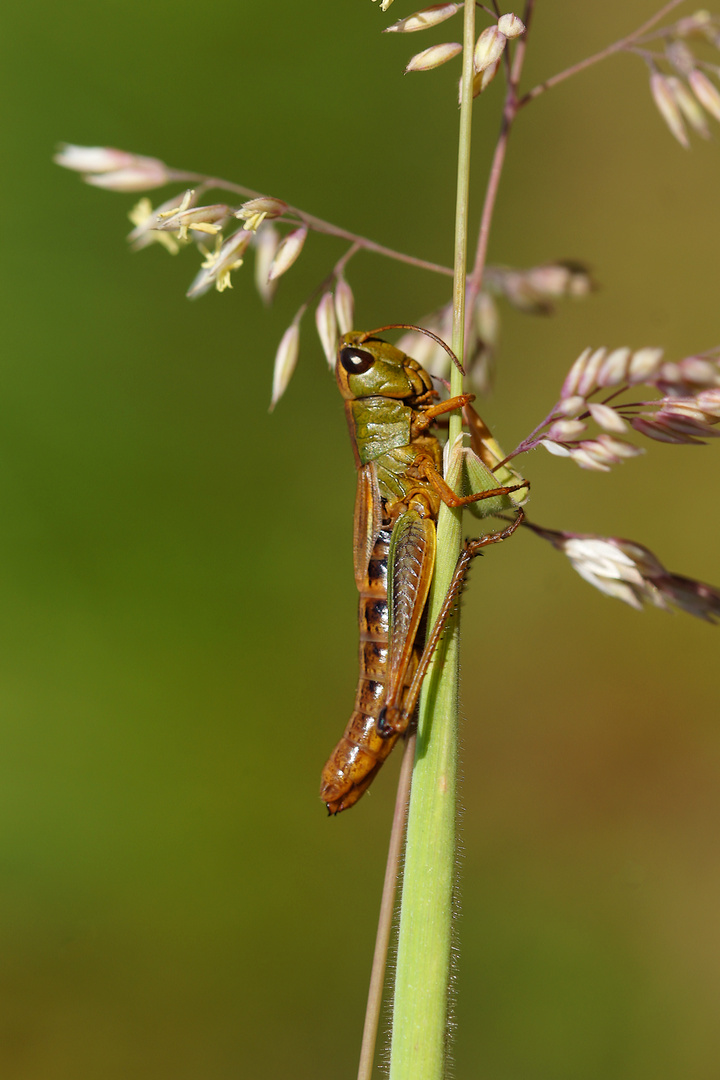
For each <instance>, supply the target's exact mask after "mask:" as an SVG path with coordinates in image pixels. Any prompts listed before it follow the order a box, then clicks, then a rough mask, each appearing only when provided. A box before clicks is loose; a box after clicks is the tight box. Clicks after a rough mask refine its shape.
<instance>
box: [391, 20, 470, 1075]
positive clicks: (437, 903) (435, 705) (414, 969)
mask: <svg viewBox="0 0 720 1080" xmlns="http://www.w3.org/2000/svg"><path fill="white" fill-rule="evenodd" d="M474 43H475V4H474V2H467V3H466V4H465V20H464V35H463V76H462V79H463V89H462V105H461V111H460V137H459V149H458V184H457V205H456V227H455V274H454V280H453V338H452V346H453V349H454V351H455V353H456V354H457V355H458V356H459V357H460V358H462V355H463V324H464V310H465V308H464V305H465V267H466V260H467V212H468V202H469V173H470V135H471V121H472V102H473V95H472V83H473V67H472V57H473V47H474ZM461 390H462V376H461V375H460V373H459V372H453V381H452V385H451V392H452V394H458V393H460V392H461ZM460 429H461V420H460V418H459V416H454V417H452V418H451V420H450V432H449V438H450V440H451V443H452V442H453V441H454V440H455V438H456V437H457V435H458V434H459V433H460ZM459 479H460V468H459V464H452V465H451V467H450V470H449V472H448V476H447V480H448V482H449V483H450V484H451V485H453V484H457V483H458V482H459ZM461 528H462V526H461V515H460V514H459V513H458V512H457V511H450V510H448V509H447V508H446V507H445V506H443V507H442V509H441V511H440V517H439V521H438V560H437V566H436V571H435V578H434V583H433V591H432V594H431V597H430V612H429V619H428V625H429V626H432V625H433V622H434V621H435V618H436V616H437V613H438V611H439V609H440V606H441V604H442V600H443V597H444V596H445V592H446V591H447V588H448V585H449V583H450V578H451V576H452V572H453V569H454V567H455V562H456V560H457V556H458V553H459V551H460V543H461V539H462V535H461ZM457 638H458V634H457V624H455V625H454V626H453V627H452V630H450V629H448V631H447V632H446V634H445V635H444V637H443V640H442V641H441V643H440V647H439V648H438V651H437V653H436V656H435V660H434V662H433V665H432V667H431V669H430V671H429V673H428V676H427V678H426V680H425V686H424V689H423V695H422V698H421V701H420V713H419V720H418V737H417V747H416V753H415V768H414V772H413V782H412V790H411V795H410V807H409V812H408V826H407V842H406V848H405V870H404V878H403V890H402V902H401V909H400V932H399V939H398V957H397V969H396V974H395V998H394V1005H393V1028H392V1043H391V1052H390V1080H442V1077H444V1076H445V1074H446V1062H447V1049H448V1003H449V986H450V975H451V963H452V934H453V915H454V910H453V899H454V883H455V867H456V861H457V859H456V850H455V843H456V835H455V824H456V778H457V737H458V736H457V731H458V687H457V683H458V640H457Z"/></svg>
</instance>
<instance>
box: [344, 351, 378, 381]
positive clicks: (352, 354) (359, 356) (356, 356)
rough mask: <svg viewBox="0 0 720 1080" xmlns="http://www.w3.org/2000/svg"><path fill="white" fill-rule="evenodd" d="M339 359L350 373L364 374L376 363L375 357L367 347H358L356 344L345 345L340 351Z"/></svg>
mask: <svg viewBox="0 0 720 1080" xmlns="http://www.w3.org/2000/svg"><path fill="white" fill-rule="evenodd" d="M338 359H339V361H340V363H341V364H342V366H343V367H344V368H345V370H346V371H347V373H348V375H363V374H364V373H365V372H366V371H369V370H370V368H371V367H372V366H373V364H374V363H375V357H374V356H373V354H372V353H371V352H368V351H367V349H358V348H357V346H356V345H345V346H343V348H342V349H341V350H340V352H339V353H338Z"/></svg>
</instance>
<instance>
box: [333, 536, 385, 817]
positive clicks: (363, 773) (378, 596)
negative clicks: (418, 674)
mask: <svg viewBox="0 0 720 1080" xmlns="http://www.w3.org/2000/svg"><path fill="white" fill-rule="evenodd" d="M389 546H390V530H389V529H381V530H380V532H379V533H378V537H377V540H376V541H375V544H374V547H373V550H372V554H371V556H370V561H369V563H368V572H367V575H366V577H365V581H364V582H363V583H362V586H361V588H360V604H359V609H358V621H359V624H360V676H359V679H358V688H357V694H356V695H355V708H354V710H353V712H352V715H351V716H350V719H349V720H348V723H347V727H346V728H345V732H344V734H343V737H342V739H341V740H340V742H339V743H338V744H337V746H336V747H335V749H334V750H333V752H332V754H331V755H330V757H329V759H328V762H327V764H326V765H325V768H324V769H323V773H322V783H321V786H320V797H321V799H322V800H323V802H324V803H325V804H326V806H327V808H328V812H329V813H330V814H339V813H340V811H341V810H347V808H348V807H349V806H353V804H354V803H356V802H357V801H358V799H359V798H360V796H361V795H362V794H363V792H365V791H366V790H367V788H368V787H369V786H370V784H371V783H372V781H373V779H374V778H375V774H376V772H377V771H378V769H379V768H380V766H381V765H382V763H383V761H384V760H385V758H386V757H387V756H388V754H389V753H390V751H391V750H392V748H393V746H394V745H395V743H396V742H397V740H398V736H397V735H391V736H390V737H389V738H387V739H382V738H381V737H380V735H379V734H378V730H377V718H378V715H379V713H380V710H381V708H382V705H383V700H384V698H385V679H386V675H387V657H388V603H387V562H388V548H389Z"/></svg>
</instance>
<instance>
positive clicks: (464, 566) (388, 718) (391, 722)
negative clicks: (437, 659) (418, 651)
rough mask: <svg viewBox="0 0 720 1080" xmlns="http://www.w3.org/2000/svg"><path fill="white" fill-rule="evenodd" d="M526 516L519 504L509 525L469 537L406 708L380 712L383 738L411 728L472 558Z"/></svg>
mask: <svg viewBox="0 0 720 1080" xmlns="http://www.w3.org/2000/svg"><path fill="white" fill-rule="evenodd" d="M524 519H525V513H524V511H523V510H522V508H521V507H518V512H517V516H516V517H515V518H514V519H513V520H512V521H511V522H510V524H509V525H507V526H506V528H504V529H501V530H499V531H498V532H493V533H486V534H485V535H484V536H478V537H474V538H472V539H470V540H466V541H465V544H464V546H463V550H462V551H461V552H460V554H459V556H458V560H457V562H456V563H455V569H454V571H453V576H452V578H451V579H450V584H449V586H448V590H447V592H446V593H445V599H444V600H443V603H442V607H441V608H440V612H439V614H438V617H437V619H436V620H435V625H434V626H433V628H432V632H431V634H430V637H429V638H428V639H427V642H426V644H425V648H424V649H423V652H422V656H421V657H420V662H419V664H418V666H417V671H416V672H415V676H414V678H413V681H412V683H411V685H410V687H409V689H408V691H407V694H406V695H405V699H404V701H403V704H402V708H400V709H398V708H392V707H390V708H388V707H385V706H383V708H382V709H381V710H380V713H379V714H378V720H377V728H378V732H379V734H380V735H381V736H382V737H383V738H390V737H391V736H392V735H397V734H398V733H400V732H402V731H406V730H407V727H408V724H409V722H410V719H411V717H412V714H413V712H414V711H415V706H416V705H417V701H418V698H419V697H420V690H421V689H422V684H423V680H424V678H425V676H426V674H427V670H428V668H429V667H430V661H431V660H432V658H433V655H434V653H435V649H436V648H437V646H438V642H439V641H440V638H441V637H442V635H443V632H444V630H445V627H446V626H447V624H448V622H449V620H450V616H451V615H452V614H453V612H454V611H455V608H456V607H457V604H458V601H459V599H460V595H461V593H462V590H463V586H464V585H465V580H466V578H467V572H468V570H469V569H470V564H471V562H472V560H473V559H474V558H475V557H476V556H477V555H481V554H482V549H483V548H484V547H488V546H489V545H490V544H498V543H500V541H501V540H507V539H508V538H509V537H510V536H512V534H513V533H514V532H515V530H516V529H517V528H518V526H519V525H521V524H522V522H523V521H524Z"/></svg>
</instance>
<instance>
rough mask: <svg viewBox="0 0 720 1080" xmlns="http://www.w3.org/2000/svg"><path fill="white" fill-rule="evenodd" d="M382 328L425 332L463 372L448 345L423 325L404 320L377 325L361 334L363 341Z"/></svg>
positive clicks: (462, 373)
mask: <svg viewBox="0 0 720 1080" xmlns="http://www.w3.org/2000/svg"><path fill="white" fill-rule="evenodd" d="M384 330H414V331H415V333H416V334H425V336H426V337H429V338H432V339H433V341H436V342H437V343H438V345H439V346H440V347H441V348H442V349H444V350H445V352H446V353H447V354H448V356H449V357H450V359H451V360H452V362H453V364H454V365H455V367H456V368H457V369H458V371H459V372H460V374H461V375H464V374H465V368H464V367H463V366H462V364H461V363H460V361H459V360H458V358H457V356H456V355H455V353H454V352H453V351H452V349H451V348H450V346H449V345H447V344H446V343H445V342H444V341H443V339H442V338H441V337H438V336H437V334H433V332H432V330H426V329H425V328H424V327H423V326H415V325H414V324H413V323H406V322H396V323H388V324H387V326H378V327H377V329H375V330H367V331H366V332H365V333H364V334H363V341H367V339H368V338H370V337H373V336H374V335H375V334H382V332H383V331H384Z"/></svg>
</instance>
